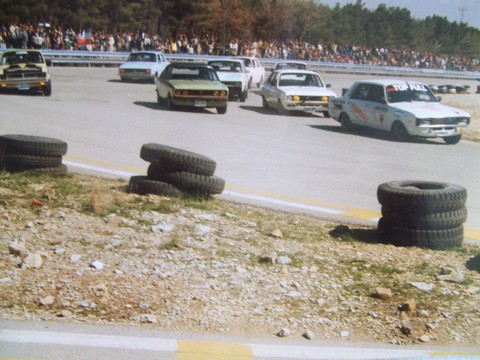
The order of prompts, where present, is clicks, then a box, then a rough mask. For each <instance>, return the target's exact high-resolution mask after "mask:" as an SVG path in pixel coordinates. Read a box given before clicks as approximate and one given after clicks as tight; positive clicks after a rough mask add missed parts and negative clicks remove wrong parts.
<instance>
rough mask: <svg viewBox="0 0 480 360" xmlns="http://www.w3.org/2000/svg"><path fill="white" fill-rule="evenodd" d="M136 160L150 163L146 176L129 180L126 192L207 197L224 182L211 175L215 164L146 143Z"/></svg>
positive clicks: (201, 158)
mask: <svg viewBox="0 0 480 360" xmlns="http://www.w3.org/2000/svg"><path fill="white" fill-rule="evenodd" d="M140 157H141V158H142V159H143V160H145V161H147V162H149V163H150V165H149V167H148V172H147V176H132V177H131V178H130V182H129V192H133V193H136V194H140V195H146V194H156V195H167V196H179V195H182V194H189V195H200V196H204V197H208V196H210V195H213V194H221V193H222V191H223V189H224V188H225V181H224V180H223V179H222V178H220V177H218V176H215V175H214V172H215V168H216V166H217V164H216V162H215V161H214V160H212V159H210V158H209V157H207V156H204V155H201V154H197V153H193V152H190V151H186V150H182V149H177V148H174V147H170V146H166V145H160V144H155V143H150V144H144V145H143V146H142V148H141V150H140Z"/></svg>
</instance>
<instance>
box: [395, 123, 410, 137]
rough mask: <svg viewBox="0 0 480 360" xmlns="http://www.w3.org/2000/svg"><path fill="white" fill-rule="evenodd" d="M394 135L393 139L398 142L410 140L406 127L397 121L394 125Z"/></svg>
mask: <svg viewBox="0 0 480 360" xmlns="http://www.w3.org/2000/svg"><path fill="white" fill-rule="evenodd" d="M392 135H393V138H394V139H395V140H397V141H402V142H403V141H407V140H409V139H410V134H409V133H408V131H407V129H406V128H405V126H404V125H403V124H402V123H401V122H400V121H395V122H394V123H393V125H392Z"/></svg>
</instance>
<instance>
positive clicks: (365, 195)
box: [0, 67, 480, 240]
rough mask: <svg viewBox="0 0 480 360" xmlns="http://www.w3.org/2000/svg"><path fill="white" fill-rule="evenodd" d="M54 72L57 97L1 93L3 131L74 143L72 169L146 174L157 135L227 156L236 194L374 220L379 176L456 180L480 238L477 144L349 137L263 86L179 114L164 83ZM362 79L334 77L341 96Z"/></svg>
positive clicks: (222, 168) (223, 170)
mask: <svg viewBox="0 0 480 360" xmlns="http://www.w3.org/2000/svg"><path fill="white" fill-rule="evenodd" d="M51 73H52V78H53V94H52V96H51V97H43V96H29V95H11V94H2V95H0V134H11V133H21V134H29V135H39V136H47V137H54V138H58V139H62V140H64V141H66V142H67V143H68V145H69V150H68V153H67V156H66V157H65V161H66V162H67V164H68V165H69V169H70V170H71V171H80V170H82V169H83V171H85V170H88V171H94V172H95V173H98V174H102V175H108V176H111V177H112V176H113V177H120V176H124V177H128V176H130V175H131V174H139V173H145V172H146V169H147V167H148V163H146V162H145V161H143V160H142V159H140V157H139V153H140V148H141V146H142V144H145V143H150V142H155V143H160V144H165V145H170V146H174V147H178V148H183V149H186V150H189V151H194V152H198V153H201V154H204V155H207V156H209V157H211V158H213V159H214V160H216V161H217V170H216V175H218V176H220V177H222V178H224V179H225V180H226V184H227V186H226V189H225V193H224V194H223V195H221V196H223V197H225V198H229V199H236V200H240V201H245V202H254V203H262V204H266V205H269V206H275V207H278V208H285V209H296V210H301V211H307V212H313V213H316V214H320V215H321V216H325V217H335V218H341V219H344V221H345V222H350V221H351V222H366V223H370V224H375V219H376V218H378V217H379V216H380V213H379V212H380V204H379V203H378V202H377V198H376V190H377V187H378V185H379V184H381V183H383V182H387V181H391V180H404V179H411V180H428V181H440V182H449V183H453V184H457V185H461V186H464V187H465V188H466V189H467V191H468V200H467V208H468V212H469V217H468V220H467V223H466V224H465V225H466V236H467V237H470V238H474V239H475V238H477V237H478V239H479V240H480V230H479V229H480V185H479V184H480V181H479V179H480V156H479V155H480V144H478V143H473V142H468V141H461V142H460V143H459V144H457V145H454V146H451V145H445V144H444V142H443V141H441V140H429V141H414V142H409V143H398V142H395V141H392V140H391V139H390V137H389V136H387V135H384V134H379V133H372V132H367V131H361V132H358V133H355V134H346V133H344V132H343V131H342V130H341V129H340V126H339V124H338V123H337V122H335V121H334V120H332V119H325V118H323V117H322V116H321V115H318V116H315V115H305V116H281V115H278V114H277V113H276V112H275V111H273V110H272V111H266V110H264V109H263V108H262V101H261V98H260V96H259V95H258V94H257V92H258V89H252V90H251V91H250V94H249V97H248V99H247V101H246V102H245V103H240V102H229V108H228V111H227V114H226V115H218V114H216V112H215V110H186V111H183V110H182V111H174V112H172V111H168V110H166V109H164V108H161V107H159V106H158V105H157V103H156V95H155V92H154V85H153V84H137V83H122V82H120V81H119V78H118V76H117V69H116V68H76V67H54V68H51ZM363 77H364V76H354V75H345V74H341V75H339V74H326V75H324V76H323V78H324V80H326V82H328V83H331V84H332V86H333V90H334V91H335V92H336V93H337V94H340V93H341V89H342V88H345V87H348V86H349V85H350V84H351V83H353V82H354V81H355V80H357V79H359V78H363ZM426 82H427V83H430V84H443V83H444V81H442V80H441V79H439V80H438V81H436V79H430V80H426ZM467 83H468V82H467ZM470 85H472V87H473V86H476V84H474V83H473V82H472V83H471V84H470Z"/></svg>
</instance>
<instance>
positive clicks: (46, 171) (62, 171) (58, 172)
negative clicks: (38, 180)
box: [27, 164, 68, 176]
mask: <svg viewBox="0 0 480 360" xmlns="http://www.w3.org/2000/svg"><path fill="white" fill-rule="evenodd" d="M27 173H28V174H32V175H45V176H64V175H67V174H68V168H67V165H64V164H61V165H59V166H55V167H47V168H34V169H28V170H27Z"/></svg>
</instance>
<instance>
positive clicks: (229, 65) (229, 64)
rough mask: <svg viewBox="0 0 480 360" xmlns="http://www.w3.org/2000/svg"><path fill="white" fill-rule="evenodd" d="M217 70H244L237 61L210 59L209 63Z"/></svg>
mask: <svg viewBox="0 0 480 360" xmlns="http://www.w3.org/2000/svg"><path fill="white" fill-rule="evenodd" d="M208 65H210V66H211V67H212V68H213V69H214V70H215V71H222V72H242V66H241V65H240V63H238V62H235V61H210V62H209V63H208Z"/></svg>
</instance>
